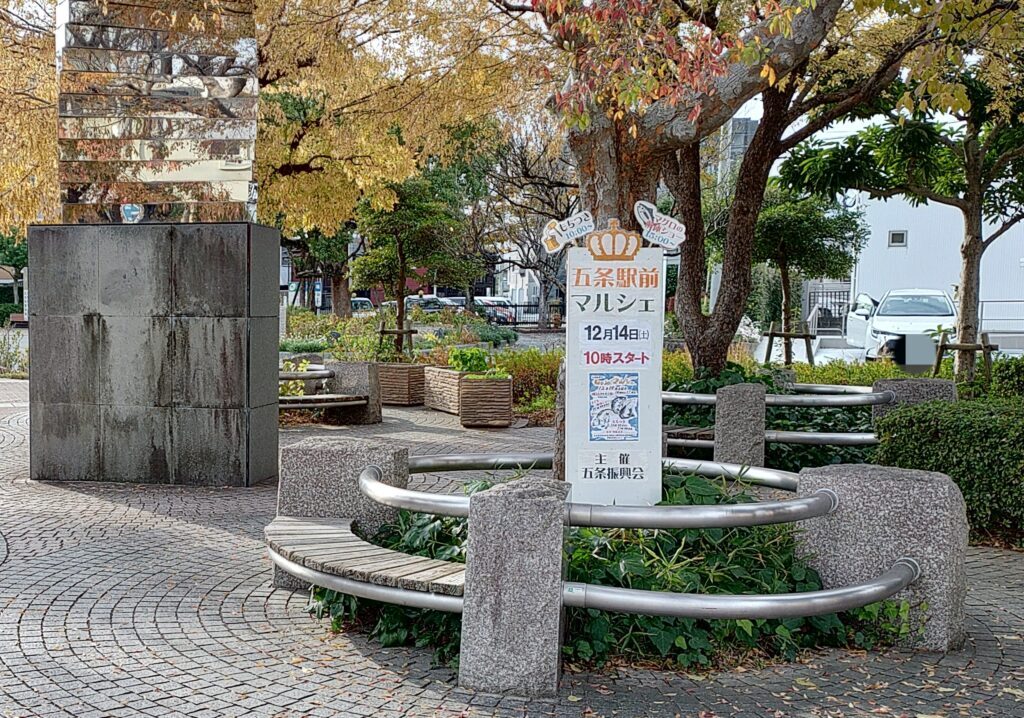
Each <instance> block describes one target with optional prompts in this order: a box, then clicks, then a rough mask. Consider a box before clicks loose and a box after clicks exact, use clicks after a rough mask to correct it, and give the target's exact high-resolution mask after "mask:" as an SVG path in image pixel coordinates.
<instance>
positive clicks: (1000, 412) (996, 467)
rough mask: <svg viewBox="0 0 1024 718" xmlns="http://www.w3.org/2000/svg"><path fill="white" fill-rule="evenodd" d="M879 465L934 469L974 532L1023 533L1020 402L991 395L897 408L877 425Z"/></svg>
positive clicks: (1023, 418)
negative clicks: (953, 488) (951, 484)
mask: <svg viewBox="0 0 1024 718" xmlns="http://www.w3.org/2000/svg"><path fill="white" fill-rule="evenodd" d="M876 430H877V432H878V435H879V438H880V440H881V444H880V445H879V447H878V450H877V452H876V457H875V458H876V461H877V462H878V463H880V464H888V465H890V466H900V467H905V468H914V469H924V470H928V471H940V472H942V473H944V474H947V475H949V476H950V478H952V479H953V480H954V481H955V482H956V483H957V485H958V486H959V487H960V491H961V492H962V493H963V495H964V500H965V501H966V502H967V517H968V519H969V521H970V523H971V528H972V530H973V531H975V532H976V533H981V534H999V535H1002V536H1004V537H1006V538H1008V539H1010V540H1012V541H1015V542H1020V539H1021V538H1024V406H1021V404H1020V400H1019V399H1018V400H1017V401H1015V402H1009V401H995V400H975V401H960V402H956V403H953V404H951V403H948V402H930V403H927V404H918V405H916V406H906V407H901V408H899V409H897V410H895V411H892V412H890V413H889V414H887V415H886V416H885V417H883V418H881V419H880V420H879V421H878V423H877V425H876Z"/></svg>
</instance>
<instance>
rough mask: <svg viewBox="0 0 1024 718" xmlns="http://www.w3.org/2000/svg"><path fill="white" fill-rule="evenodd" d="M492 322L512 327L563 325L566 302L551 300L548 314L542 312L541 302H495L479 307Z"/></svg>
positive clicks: (481, 312)
mask: <svg viewBox="0 0 1024 718" xmlns="http://www.w3.org/2000/svg"><path fill="white" fill-rule="evenodd" d="M477 312H478V313H480V314H482V315H483V316H484V318H485V319H487V321H489V322H491V323H492V324H502V325H507V326H512V327H541V326H546V327H551V328H554V327H555V326H562V324H564V320H565V302H549V303H548V305H547V312H546V314H544V313H542V312H541V304H540V302H531V303H526V304H493V305H486V306H483V307H477Z"/></svg>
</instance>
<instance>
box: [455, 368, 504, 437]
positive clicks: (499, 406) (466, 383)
mask: <svg viewBox="0 0 1024 718" xmlns="http://www.w3.org/2000/svg"><path fill="white" fill-rule="evenodd" d="M461 384H462V385H461V387H460V390H459V421H460V422H461V423H462V425H463V426H490V427H507V426H511V425H512V380H511V379H466V378H463V379H462V382H461Z"/></svg>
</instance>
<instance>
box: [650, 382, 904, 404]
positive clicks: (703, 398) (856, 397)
mask: <svg viewBox="0 0 1024 718" xmlns="http://www.w3.org/2000/svg"><path fill="white" fill-rule="evenodd" d="M807 386H815V387H821V388H824V387H826V386H827V385H824V384H813V385H807ZM860 388H867V387H858V389H860ZM717 401H718V397H717V396H715V395H714V394H696V393H694V392H688V391H663V392H661V403H662V404H683V405H687V406H714V405H715V403H716V402H717ZM894 401H896V394H895V393H894V392H892V391H889V390H888V389H887V390H885V391H870V390H869V391H866V392H862V391H857V392H841V393H836V394H825V393H822V392H818V391H813V392H808V393H807V394H806V395H804V396H801V395H800V394H766V395H765V398H764V403H765V406H816V407H846V406H879V405H884V404H891V403H893V402H894Z"/></svg>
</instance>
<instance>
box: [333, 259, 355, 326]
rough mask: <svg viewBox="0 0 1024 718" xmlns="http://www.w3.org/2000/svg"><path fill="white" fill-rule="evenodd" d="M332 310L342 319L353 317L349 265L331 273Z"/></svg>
mask: <svg viewBox="0 0 1024 718" xmlns="http://www.w3.org/2000/svg"><path fill="white" fill-rule="evenodd" d="M331 311H332V312H333V313H334V314H335V316H338V317H341V318H342V319H350V318H351V317H352V292H351V290H350V289H349V279H348V268H347V267H344V268H342V269H341V270H340V271H335V272H334V273H333V274H331Z"/></svg>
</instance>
